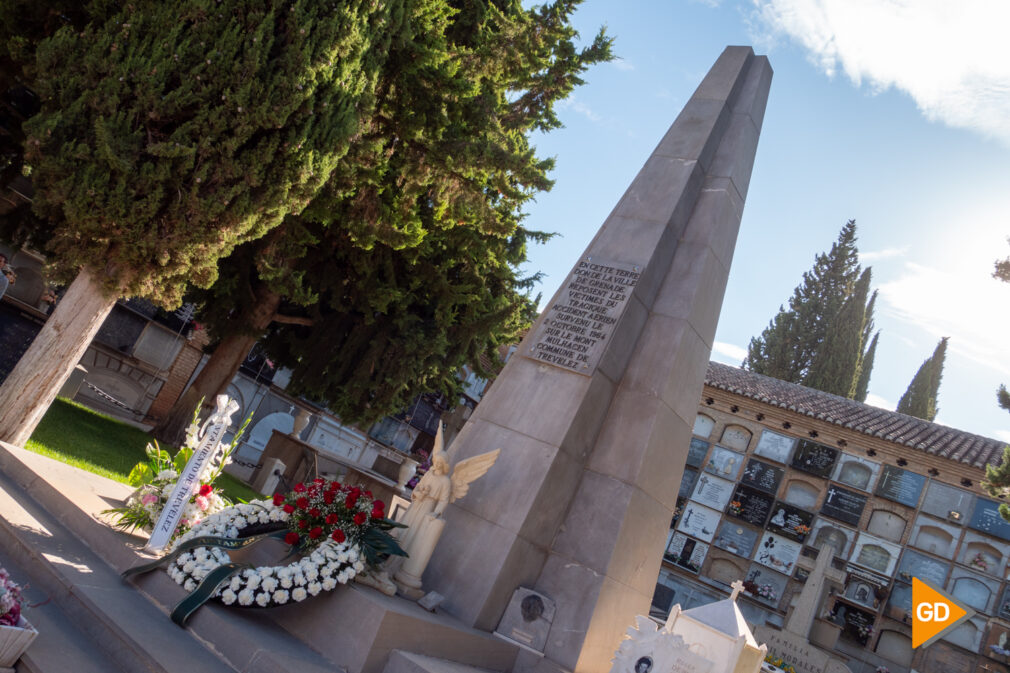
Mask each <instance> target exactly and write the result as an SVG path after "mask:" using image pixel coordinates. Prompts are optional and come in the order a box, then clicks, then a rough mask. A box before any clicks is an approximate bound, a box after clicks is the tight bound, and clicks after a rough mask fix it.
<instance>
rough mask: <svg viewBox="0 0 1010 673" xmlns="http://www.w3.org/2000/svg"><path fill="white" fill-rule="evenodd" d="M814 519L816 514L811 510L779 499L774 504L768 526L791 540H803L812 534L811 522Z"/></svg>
mask: <svg viewBox="0 0 1010 673" xmlns="http://www.w3.org/2000/svg"><path fill="white" fill-rule="evenodd" d="M813 520H814V515H813V514H811V513H810V512H808V511H806V510H803V509H800V508H799V507H794V506H792V505H790V504H788V503H785V502H782V501H778V502H776V503H775V504H774V505H773V506H772V516H771V518H770V519H768V526H767V528H768V530H770V531H775V532H777V533H779V534H780V535H784V536H785V537H787V538H789V539H790V540H796V541H797V542H803V541H804V540H806V539H807V535H809V534H810V524H811V523H813Z"/></svg>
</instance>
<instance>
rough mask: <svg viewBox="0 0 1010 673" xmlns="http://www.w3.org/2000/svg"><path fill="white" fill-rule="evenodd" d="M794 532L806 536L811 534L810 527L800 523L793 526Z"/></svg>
mask: <svg viewBox="0 0 1010 673" xmlns="http://www.w3.org/2000/svg"><path fill="white" fill-rule="evenodd" d="M793 531H795V532H796V534H797V535H806V534H807V533H809V532H810V526H804V525H803V524H801V523H798V524H796V525H795V526H793Z"/></svg>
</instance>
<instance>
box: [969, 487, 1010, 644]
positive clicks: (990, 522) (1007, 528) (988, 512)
mask: <svg viewBox="0 0 1010 673" xmlns="http://www.w3.org/2000/svg"><path fill="white" fill-rule="evenodd" d="M999 505H1000V504H999V503H998V502H996V501H995V500H986V499H985V498H979V499H978V500H976V501H975V511H974V512H973V513H972V515H971V521H969V522H968V527H969V528H974V529H975V530H977V531H981V532H983V533H985V534H987V535H993V536H995V537H998V538H1000V539H1001V540H1007V541H1010V523H1007V522H1006V521H1005V520H1004V519H1003V517H1002V516H1000V514H999ZM1008 649H1010V648H1008Z"/></svg>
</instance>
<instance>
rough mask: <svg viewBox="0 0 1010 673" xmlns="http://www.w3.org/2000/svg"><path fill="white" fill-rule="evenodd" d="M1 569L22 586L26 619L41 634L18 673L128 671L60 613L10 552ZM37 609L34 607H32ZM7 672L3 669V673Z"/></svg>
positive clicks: (0, 553)
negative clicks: (4, 569) (5, 570)
mask: <svg viewBox="0 0 1010 673" xmlns="http://www.w3.org/2000/svg"><path fill="white" fill-rule="evenodd" d="M0 565H2V566H3V567H4V568H6V569H7V571H8V572H10V574H11V577H12V578H13V579H14V581H16V582H18V583H21V584H22V587H21V589H22V594H23V596H24V599H25V603H26V607H25V609H24V616H25V618H26V619H28V620H29V621H30V622H31V623H32V626H34V627H35V629H36V630H37V631H38V632H39V635H38V637H37V638H36V639H35V640H34V641H32V644H31V646H29V648H28V651H27V652H25V654H24V655H23V656H22V657H21V659H20V661H19V662H18V664H17V671H18V673H63V672H64V671H74V672H75V673H123V672H124V669H122V668H120V666H119V665H118V664H117V663H116V662H115V660H113V659H112V658H111V657H110V656H109V655H108V654H107V653H106V652H105V651H104V650H102V649H101V648H99V647H98V646H97V645H96V644H95V643H94V642H93V641H92V640H91V639H90V638H89V637H88V635H87V634H85V633H84V632H83V631H82V630H81V629H80V627H79V626H78V625H77V624H76V623H75V622H74V621H73V620H72V619H71V618H70V617H68V616H67V615H66V614H64V612H63V611H62V610H61V609H60V607H59V605H58V604H57V603H56V602H55V601H53V600H52V598H51V596H50V595H49V594H48V593H47V592H46V591H44V590H43V589H42V588H40V587H39V586H37V584H36V583H35V582H34V581H33V580H31V579H30V578H31V574H30V573H29V572H28V571H26V570H25V569H24V568H22V567H21V565H20V564H18V563H16V562H15V561H14V559H13V557H12V556H11V555H10V554H9V553H8V548H7V546H6V545H3V547H2V548H0ZM31 606H34V607H31ZM4 670H5V669H2V668H0V672H2V671H4Z"/></svg>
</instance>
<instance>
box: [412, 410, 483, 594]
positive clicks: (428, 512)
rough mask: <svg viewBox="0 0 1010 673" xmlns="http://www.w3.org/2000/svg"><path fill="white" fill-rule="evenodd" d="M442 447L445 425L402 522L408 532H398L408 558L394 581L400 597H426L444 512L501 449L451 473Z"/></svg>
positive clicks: (463, 462) (437, 438) (436, 437)
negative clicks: (423, 581) (428, 570)
mask: <svg viewBox="0 0 1010 673" xmlns="http://www.w3.org/2000/svg"><path fill="white" fill-rule="evenodd" d="M442 444H443V440H442V424H441V423H439V425H438V431H437V432H436V433H435V447H434V449H433V450H432V453H431V468H430V469H429V470H428V471H427V472H426V473H425V474H424V476H423V477H421V480H420V481H419V482H418V483H417V486H415V487H414V493H413V495H412V496H411V503H410V509H408V510H407V513H406V515H404V518H403V522H402V523H404V524H406V525H407V528H406V529H401V530H399V531H397V532H398V533H399V543H400V546H401V547H403V549H404V550H405V551H406V552H407V554H408V556H407V558H406V559H405V560H404V561H403V565H402V566H400V569H399V570H398V571H397V572H396V574H395V575H394V576H393V580H394V581H395V582H396V585H397V587H398V588H399V590H400V593H401V594H403V595H404V596H408V597H410V598H414V599H417V598H421V596H423V595H424V592H423V591H422V590H421V575H422V574H424V569H425V568H426V567H427V566H428V561H430V560H431V555H432V552H434V551H435V545H436V544H437V543H438V539H439V538H440V537H441V536H442V530H443V528H444V527H445V519H443V518H442V512H444V511H445V508H446V506H447V505H448V504H449V503H450V502H455V501H456V500H459V499H460V498H462V497H463V496H464V495H466V494H467V492H468V491H469V490H470V484H471V483H473V482H474V481H476V480H477V479H479V478H480V477H482V476H484V474H485V473H486V472H487V471H488V470H490V469H491V466H492V465H494V462H495V461H496V460H497V459H498V454H499V453H500V452H501V449H495V450H494V451H489V452H487V453H482V454H481V455H479V456H474V457H473V458H467V459H466V460H461V461H460V462H459V463H457V464H456V467H455V469H453V470H451V471H450V468H449V459H448V456H446V453H445V451H444V450H443V448H442Z"/></svg>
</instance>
